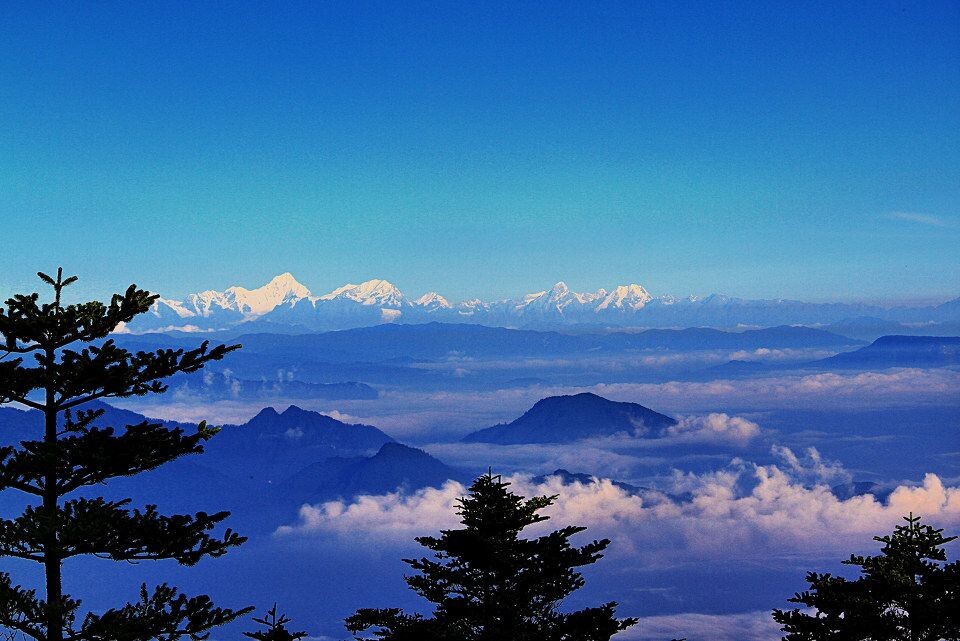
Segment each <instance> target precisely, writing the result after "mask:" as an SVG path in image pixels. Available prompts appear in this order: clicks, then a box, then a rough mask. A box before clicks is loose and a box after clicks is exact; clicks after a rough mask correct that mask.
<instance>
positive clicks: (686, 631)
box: [617, 610, 781, 641]
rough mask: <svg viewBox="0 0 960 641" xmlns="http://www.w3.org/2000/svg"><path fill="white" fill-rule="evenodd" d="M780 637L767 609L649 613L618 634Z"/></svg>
mask: <svg viewBox="0 0 960 641" xmlns="http://www.w3.org/2000/svg"><path fill="white" fill-rule="evenodd" d="M780 637H781V633H780V626H779V625H778V624H777V623H776V622H774V620H773V619H772V618H771V616H770V613H769V612H767V611H765V610H764V611H760V612H744V613H739V614H700V613H698V612H683V613H681V614H667V615H659V616H647V617H643V619H642V620H641V621H640V625H636V626H633V628H631V629H630V630H628V631H626V632H624V633H623V634H621V635H618V636H617V641H664V640H665V639H688V641H770V640H771V639H779V638H780Z"/></svg>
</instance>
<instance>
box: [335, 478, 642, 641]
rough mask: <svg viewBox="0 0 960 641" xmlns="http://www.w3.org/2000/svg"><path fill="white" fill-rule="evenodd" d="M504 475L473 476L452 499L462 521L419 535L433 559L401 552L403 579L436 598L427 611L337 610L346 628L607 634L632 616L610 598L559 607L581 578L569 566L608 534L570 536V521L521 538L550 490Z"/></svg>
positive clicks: (602, 639) (596, 640)
mask: <svg viewBox="0 0 960 641" xmlns="http://www.w3.org/2000/svg"><path fill="white" fill-rule="evenodd" d="M509 485H510V484H509V483H507V482H505V481H503V480H502V479H501V477H499V476H494V475H493V474H492V473H490V474H486V475H483V476H481V477H480V478H478V479H477V480H476V481H474V483H473V485H472V486H471V487H470V489H469V495H468V496H467V497H465V498H462V499H460V507H459V510H458V514H459V515H460V517H461V523H462V524H463V526H464V527H463V528H462V529H459V530H445V531H443V532H442V533H441V535H440V537H439V538H434V537H430V536H422V537H418V538H417V539H416V541H417V542H418V543H420V545H422V546H424V547H426V548H427V549H429V550H431V551H433V552H434V555H433V558H432V559H430V558H420V559H404V561H405V562H406V563H407V564H409V565H410V566H411V567H412V568H413V569H415V570H417V571H418V572H419V574H415V575H413V576H409V577H406V579H405V580H406V582H407V584H408V585H409V586H410V587H411V588H412V589H413V590H414V591H415V592H416V593H417V594H419V595H420V596H422V597H424V598H425V599H427V600H428V601H430V602H432V603H434V604H435V609H434V612H433V616H432V617H430V618H426V617H423V616H421V615H419V614H413V615H411V614H406V613H404V612H402V611H401V610H399V609H369V608H366V609H361V610H358V611H357V612H356V614H354V615H353V616H351V617H349V618H348V619H347V620H346V626H347V629H348V630H349V631H350V632H352V633H354V634H355V635H357V634H358V633H361V632H365V631H368V630H370V631H371V633H372V634H373V637H372V638H379V639H386V640H389V641H414V640H418V641H441V640H443V641H447V640H449V641H454V640H456V641H502V640H504V639H510V640H512V641H608V640H609V639H610V637H611V636H613V635H614V634H615V633H617V632H619V631H621V630H625V629H626V628H628V627H630V626H631V625H634V624H635V623H636V619H617V618H616V616H615V609H616V605H617V604H616V603H614V602H611V603H606V604H604V605H601V606H598V607H593V608H587V609H584V610H580V611H577V612H572V613H562V612H560V611H558V605H559V603H560V602H561V601H562V600H563V599H564V598H565V597H567V596H568V595H569V594H571V593H572V592H574V591H576V590H578V589H579V588H581V587H582V586H583V584H584V579H583V576H582V575H581V574H580V573H579V572H578V571H577V568H579V567H583V566H585V565H590V564H591V563H595V562H596V561H597V560H599V559H600V558H601V557H602V552H603V550H604V549H606V547H607V545H609V543H610V541H609V540H607V539H603V540H600V541H593V542H591V543H588V544H587V545H584V546H582V547H575V546H572V545H571V544H570V537H572V536H573V535H575V534H578V533H579V532H582V531H583V530H584V529H585V528H583V527H579V526H567V527H563V528H561V529H559V530H556V531H554V532H551V533H550V534H547V535H544V536H540V537H537V538H533V539H525V538H521V536H520V533H521V531H522V530H523V529H524V528H526V527H527V526H529V525H533V524H535V523H539V522H541V521H544V520H546V519H547V518H548V517H546V516H544V515H542V514H538V512H539V511H540V510H542V509H543V508H545V507H547V506H549V505H550V504H552V503H553V502H554V501H555V500H556V498H557V497H556V496H539V497H534V498H530V499H524V498H523V497H522V496H518V495H516V494H514V493H513V492H511V491H510V490H508V489H507V488H508V486H509ZM355 638H357V639H361V638H362V637H360V636H355Z"/></svg>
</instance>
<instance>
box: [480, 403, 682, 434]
mask: <svg viewBox="0 0 960 641" xmlns="http://www.w3.org/2000/svg"><path fill="white" fill-rule="evenodd" d="M676 423H677V422H676V420H674V419H672V418H670V417H669V416H666V415H664V414H660V413H658V412H655V411H653V410H651V409H649V408H646V407H644V406H643V405H639V404H637V403H620V402H616V401H611V400H608V399H605V398H603V397H602V396H597V395H596V394H590V393H583V394H575V395H573V396H550V397H548V398H544V399H542V400H540V401H537V403H536V404H535V405H534V406H533V407H531V408H530V409H529V410H527V412H526V413H525V414H524V415H523V416H521V417H520V418H518V419H516V420H515V421H513V422H511V423H501V424H500V425H494V426H493V427H488V428H486V429H483V430H479V431H477V432H473V433H472V434H468V435H467V436H466V438H464V439H463V440H464V441H465V442H468V443H497V444H500V445H512V444H519V443H570V442H573V441H578V440H580V439H584V438H590V437H595V436H609V435H611V434H617V433H621V432H627V433H637V434H640V435H651V436H656V435H658V434H659V432H660V431H661V430H663V429H664V428H666V427H669V426H671V425H676Z"/></svg>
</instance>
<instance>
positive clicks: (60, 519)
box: [0, 269, 249, 641]
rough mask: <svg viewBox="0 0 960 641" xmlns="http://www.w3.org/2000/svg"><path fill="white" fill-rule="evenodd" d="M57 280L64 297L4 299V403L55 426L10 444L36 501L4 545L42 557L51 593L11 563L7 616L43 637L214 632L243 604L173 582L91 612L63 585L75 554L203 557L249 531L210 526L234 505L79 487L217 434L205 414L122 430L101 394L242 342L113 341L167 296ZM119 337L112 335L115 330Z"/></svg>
mask: <svg viewBox="0 0 960 641" xmlns="http://www.w3.org/2000/svg"><path fill="white" fill-rule="evenodd" d="M39 276H40V278H41V280H43V281H44V282H45V283H47V284H48V285H50V286H52V287H53V290H54V299H53V302H52V303H42V304H41V303H40V302H39V295H38V294H31V295H15V296H13V297H12V298H10V299H9V300H7V301H6V309H5V310H4V309H2V308H0V334H2V336H3V341H2V343H0V344H3V345H5V352H6V353H2V352H3V351H4V349H0V354H2V355H0V404H3V403H9V402H16V403H19V404H21V405H25V406H28V407H31V408H33V409H36V410H39V411H40V412H42V413H43V433H42V434H41V435H38V438H37V439H35V440H27V441H23V442H21V443H20V444H19V446H4V447H0V490H7V489H13V490H19V491H20V492H24V493H26V494H27V495H29V496H30V497H32V499H33V504H31V505H29V506H28V507H27V508H26V509H25V510H24V511H23V513H22V514H21V515H20V516H18V517H17V518H14V519H0V556H7V557H16V558H19V559H25V560H28V561H34V562H36V563H38V564H42V566H43V568H44V578H45V580H44V588H45V592H44V593H43V596H42V597H41V595H39V594H38V593H37V590H34V589H26V588H23V587H21V586H18V585H14V584H13V582H12V580H11V578H10V575H9V574H7V573H0V627H5V628H7V629H8V630H13V631H16V632H19V633H21V634H22V635H24V636H26V637H31V638H33V639H37V640H38V641H107V640H110V641H147V640H148V639H159V640H162V641H172V640H174V639H178V638H180V637H183V636H188V637H190V638H191V639H202V638H205V635H206V632H207V631H208V630H210V629H211V628H213V627H215V626H218V625H221V624H223V623H226V622H228V621H230V620H232V619H234V618H236V617H237V616H240V615H241V614H243V613H245V612H248V611H249V609H244V610H239V611H236V610H230V609H223V608H219V607H215V606H214V604H213V603H212V601H211V600H210V598H209V597H207V596H197V597H192V598H188V597H186V596H185V595H183V594H180V593H179V592H178V590H177V589H176V588H174V587H171V586H168V585H166V584H163V585H160V586H158V587H156V588H155V589H154V590H153V591H152V592H151V591H148V590H147V588H146V586H145V585H144V586H143V587H142V588H141V592H140V598H139V599H138V600H135V601H134V602H132V603H127V604H126V605H123V606H121V607H118V608H114V609H110V610H107V611H106V612H103V613H101V614H95V613H93V612H88V613H86V614H84V615H82V616H81V611H80V602H79V601H78V600H76V599H74V598H72V597H71V596H70V595H68V594H64V593H63V581H62V576H61V571H62V565H63V562H64V561H65V560H67V559H70V558H73V557H78V556H82V555H95V556H98V557H102V558H108V559H112V560H114V561H131V562H133V561H138V560H146V559H151V560H152V559H174V560H176V561H178V562H180V563H182V564H185V565H193V564H195V563H197V562H198V561H200V559H202V558H204V557H207V556H210V557H216V556H220V555H222V554H224V553H226V552H227V550H228V549H229V548H231V547H233V546H236V545H239V544H240V543H242V542H243V541H244V540H245V539H244V537H241V536H239V535H238V534H236V533H234V532H232V531H231V530H229V529H227V530H226V531H225V532H224V533H223V534H222V535H221V536H214V535H213V534H212V533H211V530H213V529H214V528H215V527H216V526H218V525H219V524H220V523H221V522H222V521H223V520H224V519H225V518H226V517H227V516H228V515H229V513H228V512H217V513H214V514H207V513H205V512H199V513H197V514H194V515H179V514H178V515H173V516H165V515H161V514H160V513H159V512H158V511H157V509H156V506H154V505H147V506H146V507H145V508H143V509H137V508H132V507H131V506H130V503H131V500H130V499H126V500H106V499H104V498H102V497H98V498H87V497H71V496H70V495H72V494H74V493H75V492H76V491H77V490H80V489H81V488H84V487H88V486H93V485H97V484H101V483H104V482H106V481H109V480H110V479H112V478H116V477H121V476H131V475H135V474H138V473H141V472H145V471H148V470H152V469H154V468H156V467H158V466H160V465H162V464H164V463H167V462H169V461H172V460H174V459H176V458H178V457H180V456H183V455H186V454H194V453H199V452H202V451H203V447H202V443H203V442H204V441H206V440H207V439H209V438H210V437H211V436H213V435H214V434H215V433H216V431H217V430H216V429H214V428H210V427H208V426H207V425H206V423H200V425H199V426H198V427H197V430H196V432H195V433H192V434H188V433H185V432H184V431H183V430H181V429H170V428H167V427H165V426H163V425H161V424H157V423H150V422H147V421H144V422H142V423H139V424H137V425H126V426H124V427H123V428H122V429H116V428H115V427H105V426H99V425H97V423H98V419H100V418H101V417H102V416H103V410H102V409H84V404H86V403H89V402H91V401H95V400H97V399H105V398H121V397H130V396H143V395H145V394H150V393H160V392H163V391H165V390H166V386H165V385H164V384H163V382H162V380H163V379H165V378H166V377H168V376H171V375H173V374H176V373H178V372H194V371H196V370H198V369H200V368H201V367H203V366H204V364H206V363H208V362H210V361H214V360H219V359H221V358H223V357H224V356H225V355H226V354H227V353H228V352H230V351H232V350H234V349H237V348H238V347H239V345H233V346H230V347H227V346H224V345H219V346H216V347H213V348H208V343H207V342H204V343H203V344H202V345H201V346H200V347H199V348H197V349H193V350H188V351H184V350H182V349H180V350H173V349H164V350H159V351H157V352H137V353H135V354H134V353H131V352H129V351H127V350H126V349H123V348H121V347H118V346H117V345H116V344H115V343H114V341H113V340H110V339H107V336H108V334H109V333H110V332H111V331H113V330H114V329H115V328H116V327H117V326H118V324H119V323H128V322H130V320H132V319H133V318H134V317H135V316H137V315H138V314H142V313H144V312H146V311H148V310H149V308H150V306H151V305H152V303H153V302H154V300H156V298H157V296H155V295H151V294H149V293H148V292H146V291H143V290H140V289H137V287H136V286H135V285H131V286H130V287H129V288H128V289H127V291H126V292H125V293H124V294H122V295H120V294H117V295H114V296H113V297H112V299H111V301H110V303H109V304H108V305H105V304H103V303H100V302H96V301H94V302H89V303H82V304H76V305H64V304H63V303H62V301H61V299H62V293H63V288H64V287H66V286H67V285H69V284H71V283H73V282H74V281H75V280H76V277H75V276H71V277H70V278H67V279H64V278H63V270H62V269H58V270H57V277H56V278H51V277H50V276H47V275H46V274H43V273H40V274H39ZM104 339H107V340H104Z"/></svg>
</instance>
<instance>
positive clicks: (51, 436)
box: [43, 350, 64, 641]
mask: <svg viewBox="0 0 960 641" xmlns="http://www.w3.org/2000/svg"><path fill="white" fill-rule="evenodd" d="M47 357H48V358H49V359H50V361H51V362H52V361H53V358H54V354H53V352H52V350H50V351H48V352H47ZM46 393H47V398H46V409H45V410H44V419H45V420H44V434H43V441H44V443H45V444H46V445H47V447H48V448H50V450H49V452H48V454H49V460H48V461H47V470H46V474H45V475H44V486H43V515H44V519H45V521H46V522H45V523H44V528H45V530H46V532H45V536H44V542H43V566H44V571H45V574H46V584H47V641H62V640H63V623H64V621H63V608H62V599H63V582H62V579H61V576H60V569H61V567H60V564H61V558H60V541H59V540H58V538H57V523H58V520H59V506H58V505H57V502H58V499H59V498H60V497H59V495H58V492H57V461H56V457H55V456H54V455H53V451H54V450H53V447H54V446H55V445H56V443H57V408H56V396H55V392H54V389H53V383H52V381H51V382H48V383H47V389H46Z"/></svg>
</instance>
